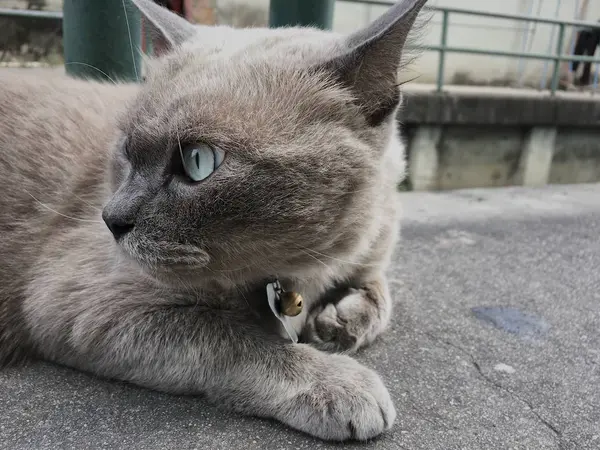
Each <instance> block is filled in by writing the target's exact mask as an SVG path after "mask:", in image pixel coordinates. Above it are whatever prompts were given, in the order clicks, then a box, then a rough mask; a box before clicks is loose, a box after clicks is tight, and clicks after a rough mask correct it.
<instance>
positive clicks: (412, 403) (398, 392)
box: [0, 185, 600, 450]
mask: <svg viewBox="0 0 600 450" xmlns="http://www.w3.org/2000/svg"><path fill="white" fill-rule="evenodd" d="M402 201H403V204H404V208H405V218H404V225H403V231H402V233H403V240H402V241H401V245H400V246H399V247H398V251H397V254H396V257H395V260H394V264H393V267H392V268H391V269H390V273H389V276H390V282H391V286H392V290H393V294H394V299H395V305H396V309H395V318H394V322H393V324H392V326H391V327H390V329H389V330H388V331H387V333H386V334H385V335H384V336H382V338H381V339H379V340H378V341H377V342H376V343H375V344H374V345H373V346H371V347H370V348H368V349H366V350H365V351H363V352H361V354H360V355H359V356H358V358H359V359H360V360H361V361H362V362H363V363H364V364H366V365H367V366H369V367H372V368H374V369H376V370H377V371H378V372H379V373H380V374H381V375H382V377H383V378H384V380H385V382H386V384H387V386H388V387H389V389H390V392H391V395H392V397H393V398H394V400H395V404H396V408H397V411H398V418H397V422H396V424H395V426H394V428H393V430H392V431H391V432H389V433H387V434H385V435H384V436H382V437H380V438H378V439H376V440H373V441H372V442H368V443H351V444H345V445H341V444H329V443H324V442H321V441H319V440H316V439H313V438H311V437H309V436H306V435H303V434H301V433H298V432H295V431H292V430H290V429H288V428H286V427H284V426H283V425H280V424H278V423H275V422H272V421H267V420H259V419H254V418H248V417H241V416H238V415H235V414H230V413H227V412H224V411H221V410H219V409H218V408H215V407H213V406H211V405H209V404H207V403H206V402H205V401H203V400H202V399H201V398H193V397H173V396H169V395H163V394H159V393H156V392H151V391H147V390H144V389H140V388H137V387H134V386H130V385H127V384H125V383H114V382H107V381H103V380H99V379H96V378H94V377H92V376H89V375H86V374H82V373H78V372H75V371H72V370H69V369H66V368H61V367H57V366H53V365H50V364H43V363H36V364H34V365H33V366H30V367H26V368H22V369H10V370H4V371H0V448H1V449H10V450H21V449H128V450H130V449H132V450H133V449H177V450H184V449H194V448H196V449H210V450H213V449H214V450H217V449H223V450H225V449H227V450H237V449H243V450H252V449H330V448H331V449H335V448H340V447H344V448H365V449H390V450H392V449H411V450H412V449H415V450H416V449H427V450H432V449H444V450H450V449H486V450H487V449H531V450H537V449H540V450H541V449H544V450H551V449H562V450H567V449H568V450H571V449H572V450H586V449H599V448H600V371H599V370H600V185H577V186H552V187H545V188H539V189H527V188H506V189H496V190H468V191H455V192H443V193H405V194H402Z"/></svg>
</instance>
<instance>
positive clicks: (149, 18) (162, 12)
mask: <svg viewBox="0 0 600 450" xmlns="http://www.w3.org/2000/svg"><path fill="white" fill-rule="evenodd" d="M132 2H133V4H134V5H135V6H137V7H138V9H139V10H140V12H141V13H142V15H143V16H144V18H145V19H146V20H145V24H148V26H150V34H151V36H152V39H153V42H154V43H155V45H157V46H158V47H159V48H160V49H161V50H169V49H171V48H173V47H177V46H179V45H181V44H182V43H183V42H185V41H187V40H188V39H191V38H192V37H193V36H194V35H195V34H196V32H197V28H196V26H195V25H193V24H192V23H190V22H188V21H187V20H186V19H185V18H183V17H181V16H178V15H177V14H175V13H173V12H171V11H169V10H168V9H166V8H164V7H162V6H159V5H157V4H156V3H155V2H154V1H153V0H132Z"/></svg>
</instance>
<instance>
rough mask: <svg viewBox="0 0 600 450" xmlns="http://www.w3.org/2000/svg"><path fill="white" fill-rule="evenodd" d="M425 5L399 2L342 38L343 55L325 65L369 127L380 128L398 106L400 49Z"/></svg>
mask: <svg viewBox="0 0 600 450" xmlns="http://www.w3.org/2000/svg"><path fill="white" fill-rule="evenodd" d="M425 3H427V0H400V1H399V2H398V3H396V4H394V5H393V6H391V7H390V8H389V10H388V11H386V12H385V13H384V14H383V15H382V16H381V17H379V18H378V19H377V20H375V21H374V22H373V23H371V24H370V25H369V26H367V27H366V28H364V29H362V30H360V31H358V32H355V33H353V34H351V35H350V36H348V37H346V38H345V40H344V42H343V48H344V49H345V51H344V52H343V53H342V54H341V55H339V56H336V57H335V58H333V59H332V60H331V61H329V62H328V63H327V69H328V70H333V72H334V74H335V76H336V78H337V79H338V80H340V81H341V82H342V83H343V84H344V85H346V86H347V87H349V88H350V89H351V91H352V93H353V95H354V96H355V98H356V100H357V102H358V104H359V106H360V108H361V109H362V111H363V112H364V114H365V116H366V118H367V121H368V122H369V124H371V125H372V126H377V125H379V124H381V123H382V122H383V121H384V120H385V119H386V118H387V117H389V115H390V114H391V113H392V112H393V111H395V109H396V107H397V106H398V102H399V99H400V92H399V89H398V71H399V70H400V67H401V63H402V54H403V52H404V46H405V44H406V39H407V37H408V34H409V32H410V31H411V29H412V28H413V25H414V23H415V20H416V18H417V16H418V14H419V12H420V11H421V9H422V8H423V6H424V5H425Z"/></svg>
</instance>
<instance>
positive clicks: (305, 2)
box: [269, 0, 335, 30]
mask: <svg viewBox="0 0 600 450" xmlns="http://www.w3.org/2000/svg"><path fill="white" fill-rule="evenodd" d="M334 5H335V0H271V5H270V8H269V26H270V27H285V26H296V25H299V26H314V27H318V28H322V29H325V30H330V29H331V27H332V24H333V8H334Z"/></svg>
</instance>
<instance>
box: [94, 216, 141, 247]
mask: <svg viewBox="0 0 600 450" xmlns="http://www.w3.org/2000/svg"><path fill="white" fill-rule="evenodd" d="M102 219H103V220H104V223H105V224H106V226H107V227H108V229H109V230H110V232H111V233H112V234H113V236H114V238H115V239H116V240H117V241H118V240H119V239H120V238H122V237H123V236H125V235H126V234H127V233H129V232H130V231H131V230H133V227H134V226H135V223H134V222H133V220H131V221H129V220H125V219H123V218H122V217H113V216H111V215H110V214H107V213H106V211H104V212H103V213H102Z"/></svg>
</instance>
